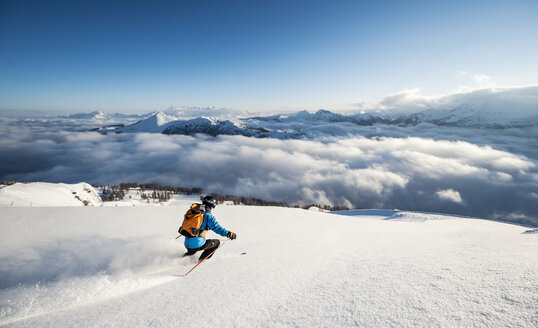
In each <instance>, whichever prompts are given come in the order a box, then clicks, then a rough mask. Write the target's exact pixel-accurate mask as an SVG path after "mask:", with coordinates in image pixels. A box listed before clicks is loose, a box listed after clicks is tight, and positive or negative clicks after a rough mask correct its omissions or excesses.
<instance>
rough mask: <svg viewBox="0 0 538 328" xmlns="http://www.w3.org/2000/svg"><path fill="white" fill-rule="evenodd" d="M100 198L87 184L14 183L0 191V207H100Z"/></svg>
mask: <svg viewBox="0 0 538 328" xmlns="http://www.w3.org/2000/svg"><path fill="white" fill-rule="evenodd" d="M101 205H102V202H101V198H100V197H99V194H98V193H97V191H96V190H95V189H94V188H93V187H92V186H91V185H89V184H87V183H85V182H81V183H78V184H65V183H58V184H56V183H47V182H32V183H16V184H14V185H10V186H6V187H3V188H1V189H0V207H5V206H13V207H32V206H35V207H50V206H101Z"/></svg>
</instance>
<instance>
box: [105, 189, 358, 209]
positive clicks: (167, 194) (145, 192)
mask: <svg viewBox="0 0 538 328" xmlns="http://www.w3.org/2000/svg"><path fill="white" fill-rule="evenodd" d="M101 188H102V190H103V192H102V196H101V197H102V199H103V201H105V202H106V201H117V200H122V199H124V197H125V196H126V195H127V194H128V192H129V190H130V189H139V192H140V197H141V198H142V199H143V200H145V201H147V202H149V201H151V200H157V201H159V202H166V201H168V200H170V199H171V198H172V195H173V194H183V195H202V194H203V190H202V188H186V187H173V186H168V185H159V184H155V183H144V184H138V183H136V182H122V183H120V185H119V186H102V187H101ZM211 196H213V197H215V199H216V200H217V203H219V204H222V203H224V202H231V203H233V204H234V205H247V206H278V207H293V208H303V209H308V208H310V207H313V206H315V207H318V208H321V209H324V210H327V211H340V210H347V209H348V208H346V207H342V206H332V205H320V204H308V205H298V204H286V203H283V202H275V201H266V200H263V199H259V198H252V197H245V196H235V195H220V194H218V193H212V194H211ZM203 197H204V196H203V195H202V196H200V200H201V199H202V198H203Z"/></svg>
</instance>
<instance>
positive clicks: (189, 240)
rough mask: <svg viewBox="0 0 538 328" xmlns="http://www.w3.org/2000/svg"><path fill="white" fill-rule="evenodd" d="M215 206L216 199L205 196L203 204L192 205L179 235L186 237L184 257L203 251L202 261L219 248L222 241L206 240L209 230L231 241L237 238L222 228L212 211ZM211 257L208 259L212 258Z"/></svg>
mask: <svg viewBox="0 0 538 328" xmlns="http://www.w3.org/2000/svg"><path fill="white" fill-rule="evenodd" d="M215 206H217V201H216V200H215V198H213V196H205V197H204V198H203V200H202V204H192V205H191V208H190V209H189V210H188V211H187V213H186V214H185V219H184V221H183V224H182V225H181V227H180V228H179V233H180V234H182V235H183V236H185V248H186V249H187V253H185V254H184V255H183V256H191V255H194V254H195V253H196V252H198V251H203V252H202V255H200V258H199V260H200V261H201V260H203V259H204V258H205V257H206V256H208V255H209V254H211V253H212V252H213V251H215V250H216V249H217V248H218V247H219V245H220V241H219V240H218V239H207V240H206V239H205V234H206V232H207V230H213V231H214V232H215V233H217V234H219V235H221V236H224V237H228V238H229V239H231V240H234V239H235V238H237V235H236V234H235V233H233V232H232V231H228V230H226V229H224V228H223V227H221V226H220V224H219V223H218V222H217V219H215V217H214V216H213V214H211V210H212V209H214V208H215ZM211 256H213V254H211ZM211 256H209V257H208V258H211Z"/></svg>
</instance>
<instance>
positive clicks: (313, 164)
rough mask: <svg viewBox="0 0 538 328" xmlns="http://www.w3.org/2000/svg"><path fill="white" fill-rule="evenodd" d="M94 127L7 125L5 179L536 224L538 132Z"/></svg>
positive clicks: (1, 130) (0, 124)
mask: <svg viewBox="0 0 538 328" xmlns="http://www.w3.org/2000/svg"><path fill="white" fill-rule="evenodd" d="M93 124H96V123H93ZM81 126H83V128H81ZM91 127H92V124H91V123H88V122H85V123H81V122H80V121H77V120H62V119H16V118H1V119H0V153H1V154H2V160H1V161H0V180H15V181H46V182H66V183H75V182H81V181H85V182H89V183H93V184H117V183H120V182H139V183H149V182H152V183H160V184H166V185H177V186H185V187H202V188H203V189H204V190H205V192H218V193H221V194H234V195H237V196H250V197H257V198H261V199H264V200H269V201H282V202H286V203H290V204H294V203H302V204H310V203H318V204H321V205H339V206H348V207H350V208H351V207H353V208H357V207H360V208H389V209H394V208H398V209H406V210H421V211H434V212H444V213H453V214H461V215H468V216H475V217H481V218H489V219H495V220H502V221H511V222H518V223H524V224H529V225H534V226H538V168H537V163H538V147H536V145H537V144H538V143H537V141H538V129H537V128H536V127H533V128H525V129H504V130H487V129H468V128H456V127H443V128H441V127H437V126H433V125H429V124H422V125H418V126H415V127H397V126H383V125H378V126H370V127H358V126H354V127H353V129H352V130H349V123H344V124H343V125H338V124H336V125H332V128H330V129H329V128H328V127H325V128H323V129H320V130H319V133H318V134H317V136H316V137H315V138H313V139H303V140H279V139H257V138H248V137H243V136H218V137H210V136H206V135H196V136H183V135H162V134H151V133H137V134H129V133H123V134H114V133H112V134H106V135H103V134H100V133H98V132H90V131H88V129H89V128H91ZM325 129H327V131H329V130H330V131H335V129H341V130H342V131H348V132H347V133H341V134H338V135H334V133H330V134H324V133H323V131H324V130H325ZM350 131H351V132H350Z"/></svg>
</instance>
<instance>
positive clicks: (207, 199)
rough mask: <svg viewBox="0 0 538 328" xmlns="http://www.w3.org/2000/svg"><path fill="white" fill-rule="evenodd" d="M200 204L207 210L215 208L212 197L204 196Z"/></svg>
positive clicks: (215, 203)
mask: <svg viewBox="0 0 538 328" xmlns="http://www.w3.org/2000/svg"><path fill="white" fill-rule="evenodd" d="M202 204H204V205H205V206H206V207H208V208H215V206H217V201H216V200H215V197H213V196H205V197H204V199H203V200H202Z"/></svg>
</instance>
